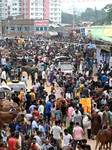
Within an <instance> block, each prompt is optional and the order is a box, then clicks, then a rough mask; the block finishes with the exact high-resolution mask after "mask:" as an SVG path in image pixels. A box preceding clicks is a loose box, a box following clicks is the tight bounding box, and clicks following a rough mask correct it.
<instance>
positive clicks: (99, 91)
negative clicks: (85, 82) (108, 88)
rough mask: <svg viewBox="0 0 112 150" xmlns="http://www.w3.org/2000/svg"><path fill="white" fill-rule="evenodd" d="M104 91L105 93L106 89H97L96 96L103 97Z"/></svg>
mask: <svg viewBox="0 0 112 150" xmlns="http://www.w3.org/2000/svg"><path fill="white" fill-rule="evenodd" d="M103 91H104V88H97V89H96V94H98V95H102V93H103Z"/></svg>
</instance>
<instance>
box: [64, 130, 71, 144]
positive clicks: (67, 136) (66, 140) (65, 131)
mask: <svg viewBox="0 0 112 150" xmlns="http://www.w3.org/2000/svg"><path fill="white" fill-rule="evenodd" d="M63 138H64V146H68V145H71V143H72V142H73V138H72V136H71V135H70V134H68V130H67V129H65V130H64V135H63ZM70 140H71V142H70Z"/></svg>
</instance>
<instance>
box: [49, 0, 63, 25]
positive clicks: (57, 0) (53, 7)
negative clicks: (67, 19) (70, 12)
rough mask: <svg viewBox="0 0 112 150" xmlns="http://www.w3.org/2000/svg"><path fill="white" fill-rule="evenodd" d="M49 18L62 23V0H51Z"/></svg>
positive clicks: (56, 22)
mask: <svg viewBox="0 0 112 150" xmlns="http://www.w3.org/2000/svg"><path fill="white" fill-rule="evenodd" d="M49 20H51V21H53V23H55V24H59V23H61V0H49Z"/></svg>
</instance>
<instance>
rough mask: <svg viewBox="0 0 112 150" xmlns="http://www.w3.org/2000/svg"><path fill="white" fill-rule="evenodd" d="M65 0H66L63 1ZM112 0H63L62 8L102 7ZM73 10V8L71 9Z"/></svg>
mask: <svg viewBox="0 0 112 150" xmlns="http://www.w3.org/2000/svg"><path fill="white" fill-rule="evenodd" d="M63 1H64V2H63ZM111 2H112V0H62V6H61V8H62V10H63V11H64V10H67V9H68V8H70V7H72V8H73V6H74V8H83V10H85V9H86V8H87V7H89V8H95V7H96V8H97V9H102V8H103V7H105V6H106V5H107V4H110V3H111ZM71 11H72V10H71Z"/></svg>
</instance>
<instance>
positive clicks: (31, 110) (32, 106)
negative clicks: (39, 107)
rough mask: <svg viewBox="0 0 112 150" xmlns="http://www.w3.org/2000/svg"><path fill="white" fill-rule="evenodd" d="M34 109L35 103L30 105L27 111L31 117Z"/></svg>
mask: <svg viewBox="0 0 112 150" xmlns="http://www.w3.org/2000/svg"><path fill="white" fill-rule="evenodd" d="M34 107H36V105H35V101H34V102H32V105H31V106H30V107H29V110H30V114H31V115H32V112H33V110H34Z"/></svg>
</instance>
